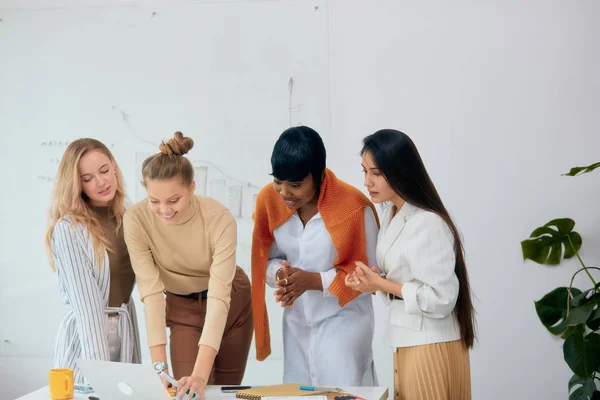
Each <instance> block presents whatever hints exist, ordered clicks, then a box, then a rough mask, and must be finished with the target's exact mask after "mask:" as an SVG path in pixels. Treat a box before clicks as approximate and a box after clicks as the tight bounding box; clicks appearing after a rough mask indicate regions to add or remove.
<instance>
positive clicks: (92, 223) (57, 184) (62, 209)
mask: <svg viewBox="0 0 600 400" xmlns="http://www.w3.org/2000/svg"><path fill="white" fill-rule="evenodd" d="M91 151H99V152H101V153H102V154H104V155H105V156H106V157H108V159H109V160H110V161H111V162H112V163H113V164H114V167H115V172H116V175H117V189H116V191H115V197H114V198H113V199H112V200H111V201H110V203H109V205H108V207H109V211H110V214H111V215H113V216H115V217H116V219H117V227H116V231H117V232H118V231H119V229H121V226H122V223H123V214H125V202H126V198H127V197H126V195H125V185H124V183H123V174H122V173H121V169H120V168H119V165H118V164H117V162H116V161H115V159H114V157H113V155H112V153H111V152H110V150H109V149H108V147H106V146H105V145H104V144H103V143H102V142H100V141H98V140H96V139H90V138H84V139H77V140H75V141H74V142H72V143H71V144H70V145H69V147H67V149H66V150H65V153H64V154H63V156H62V159H61V160H60V164H59V166H58V171H57V173H56V179H55V181H54V190H53V193H52V199H51V204H50V216H49V224H48V229H47V231H46V251H47V253H48V258H49V259H50V268H52V270H55V267H54V259H53V257H52V235H53V233H54V227H55V226H56V224H57V223H58V222H59V221H61V220H62V219H63V218H64V217H65V216H69V217H70V219H71V221H72V223H73V225H76V224H81V225H83V226H84V227H85V228H86V229H87V230H88V232H89V234H90V236H91V238H92V243H93V246H94V253H95V261H96V265H97V266H100V265H102V264H103V263H104V252H105V251H106V250H110V245H109V243H108V239H107V237H106V234H105V233H104V230H103V229H102V226H101V225H100V221H98V219H97V218H96V216H95V215H94V212H93V210H92V208H91V207H90V204H89V202H88V198H87V196H86V195H85V194H84V193H83V190H82V184H81V177H80V174H79V160H81V157H83V155H84V154H86V153H88V152H91Z"/></svg>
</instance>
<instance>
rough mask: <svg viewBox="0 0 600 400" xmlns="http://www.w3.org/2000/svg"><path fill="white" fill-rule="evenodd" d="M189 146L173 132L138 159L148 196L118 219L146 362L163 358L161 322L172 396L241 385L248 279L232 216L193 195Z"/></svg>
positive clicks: (247, 337)
mask: <svg viewBox="0 0 600 400" xmlns="http://www.w3.org/2000/svg"><path fill="white" fill-rule="evenodd" d="M193 145H194V142H193V141H192V139H190V138H188V137H185V136H183V134H182V133H181V132H176V133H175V136H174V137H173V138H172V139H170V140H169V141H168V142H167V143H164V142H163V143H161V145H160V152H158V153H157V154H154V155H153V156H150V157H148V158H147V159H146V160H145V161H144V163H143V165H142V177H143V179H144V180H143V183H144V186H145V187H146V191H147V192H148V197H147V198H146V199H144V200H142V201H141V202H139V203H137V204H136V205H134V206H132V207H131V208H130V209H129V210H128V211H127V214H125V221H124V224H125V240H126V242H127V247H128V248H129V252H130V254H131V262H132V264H133V269H134V270H135V275H136V279H137V282H138V288H139V291H140V295H141V297H142V301H143V302H144V306H145V307H144V313H145V316H146V329H147V334H148V345H149V346H150V355H151V357H152V362H154V363H156V362H157V361H160V362H162V363H166V361H167V350H166V343H167V335H166V327H167V326H168V327H169V328H170V334H171V341H170V353H171V362H172V366H171V367H167V369H168V370H169V371H172V372H173V375H174V376H175V378H176V379H179V388H178V396H179V397H182V396H184V394H185V393H186V392H187V391H188V390H189V392H190V397H192V393H196V394H198V395H200V397H201V398H202V397H203V396H204V390H205V389H206V386H207V384H216V385H227V384H233V385H238V384H240V383H241V381H242V378H243V376H244V371H245V369H246V361H247V359H248V351H249V350H250V343H251V341H252V308H251V303H250V297H251V293H250V292H251V291H250V280H249V279H248V277H247V276H246V274H245V273H244V271H243V270H242V269H241V268H239V267H236V264H235V252H236V248H237V225H236V222H235V218H233V215H232V214H231V212H230V211H229V210H228V209H227V208H226V207H225V206H223V205H222V204H221V203H219V202H218V201H216V200H214V199H211V198H210V197H203V196H195V195H194V188H195V183H194V169H193V167H192V164H191V163H190V161H189V160H188V159H187V158H186V157H183V155H184V154H186V153H187V152H188V151H189V150H190V149H191V148H192V146H193ZM165 294H166V295H165ZM164 383H165V385H167V383H166V381H164Z"/></svg>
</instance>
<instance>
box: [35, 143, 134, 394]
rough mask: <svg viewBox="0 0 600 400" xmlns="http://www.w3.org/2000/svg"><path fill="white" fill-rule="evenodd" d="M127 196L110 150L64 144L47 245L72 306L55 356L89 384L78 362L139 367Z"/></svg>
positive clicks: (58, 365) (80, 381)
mask: <svg viewBox="0 0 600 400" xmlns="http://www.w3.org/2000/svg"><path fill="white" fill-rule="evenodd" d="M125 197H126V196H125V191H124V188H123V177H122V175H121V171H120V169H119V167H118V165H117V163H116V161H115V159H114V157H113V156H112V154H111V152H110V151H109V150H108V148H107V147H106V146H105V145H104V144H102V143H101V142H99V141H97V140H95V139H78V140H75V141H74V142H72V143H71V144H70V145H69V147H67V149H66V151H65V153H64V155H63V157H62V160H61V162H60V165H59V167H58V172H57V175H56V180H55V185H54V193H53V195H52V205H51V208H50V225H49V227H48V231H47V233H46V248H47V250H48V253H49V256H50V265H51V267H52V269H54V270H55V271H56V273H57V277H58V291H59V294H60V297H61V301H62V302H63V303H64V304H65V305H67V306H68V307H69V309H68V311H67V314H66V315H65V317H64V318H63V320H62V322H61V325H60V328H59V332H58V337H57V341H56V349H55V354H54V366H55V367H56V368H71V369H73V370H74V371H75V378H74V380H75V386H76V388H79V389H85V388H87V387H88V386H89V384H88V382H87V379H86V378H85V377H84V376H83V375H82V372H81V371H80V370H79V368H78V366H77V363H76V360H77V359H78V358H83V359H94V360H104V361H119V362H128V363H140V342H139V334H138V327H137V320H136V316H135V308H134V304H133V300H132V298H131V291H132V290H133V285H134V283H135V280H134V273H133V269H132V268H131V262H130V260H129V253H128V252H127V247H126V246H125V241H124V239H123V215H124V213H125V205H124V204H125Z"/></svg>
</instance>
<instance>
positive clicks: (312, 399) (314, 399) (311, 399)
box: [261, 396, 327, 400]
mask: <svg viewBox="0 0 600 400" xmlns="http://www.w3.org/2000/svg"><path fill="white" fill-rule="evenodd" d="M292 399H302V400H327V396H286V397H262V398H261V400H292Z"/></svg>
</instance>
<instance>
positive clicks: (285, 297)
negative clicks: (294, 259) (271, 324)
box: [275, 260, 323, 308]
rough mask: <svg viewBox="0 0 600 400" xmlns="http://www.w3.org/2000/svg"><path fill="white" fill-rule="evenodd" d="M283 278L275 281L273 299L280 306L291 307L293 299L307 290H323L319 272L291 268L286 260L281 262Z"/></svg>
mask: <svg viewBox="0 0 600 400" xmlns="http://www.w3.org/2000/svg"><path fill="white" fill-rule="evenodd" d="M281 267H282V270H283V279H280V280H278V281H277V287H278V288H279V289H277V290H276V291H275V301H277V302H278V303H281V306H282V307H289V308H292V305H293V304H294V301H296V299H297V298H299V297H300V296H302V294H303V293H304V292H306V291H307V290H323V282H322V281H321V274H319V273H317V272H307V271H305V270H303V269H300V268H293V267H292V266H291V265H290V263H289V262H288V261H287V260H283V261H282V262H281Z"/></svg>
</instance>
